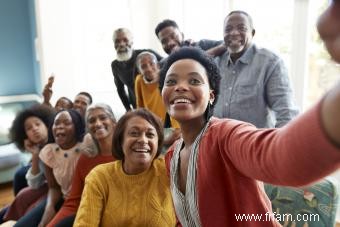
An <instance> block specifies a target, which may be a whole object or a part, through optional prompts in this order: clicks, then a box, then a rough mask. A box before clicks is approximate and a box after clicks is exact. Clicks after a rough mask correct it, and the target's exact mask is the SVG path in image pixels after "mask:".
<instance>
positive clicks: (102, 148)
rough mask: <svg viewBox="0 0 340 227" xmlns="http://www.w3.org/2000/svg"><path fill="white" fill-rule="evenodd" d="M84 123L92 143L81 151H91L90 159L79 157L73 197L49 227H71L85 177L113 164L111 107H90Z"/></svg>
mask: <svg viewBox="0 0 340 227" xmlns="http://www.w3.org/2000/svg"><path fill="white" fill-rule="evenodd" d="M85 123H86V128H87V131H88V132H89V133H90V136H91V138H92V139H90V141H89V143H86V144H84V145H83V146H82V148H84V146H86V147H85V149H83V150H87V151H89V152H90V157H88V156H87V155H85V154H82V155H81V156H80V158H79V160H78V163H77V166H76V170H75V173H74V176H73V180H72V187H71V191H70V194H69V196H68V197H67V199H66V201H65V202H64V204H63V206H62V207H61V209H60V210H59V211H58V213H57V214H56V216H55V217H54V218H53V220H52V221H51V222H50V223H49V224H48V227H49V226H51V227H53V226H60V227H67V226H70V227H72V225H73V222H74V219H75V216H76V213H77V210H78V207H79V204H80V199H81V194H82V192H83V189H84V183H85V177H86V176H87V175H88V173H89V172H90V171H91V170H92V169H93V168H94V167H95V166H97V165H99V164H103V163H108V162H112V161H114V157H113V156H112V137H113V132H114V129H115V126H116V118H115V116H114V114H113V112H112V109H111V108H110V106H108V105H106V104H101V103H99V104H93V105H91V106H89V107H88V108H87V110H86V114H85Z"/></svg>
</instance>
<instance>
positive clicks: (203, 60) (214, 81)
mask: <svg viewBox="0 0 340 227" xmlns="http://www.w3.org/2000/svg"><path fill="white" fill-rule="evenodd" d="M181 59H192V60H195V61H197V62H198V63H200V64H201V65H202V66H203V67H204V68H205V71H206V72H207V77H208V81H209V87H210V89H211V90H213V91H214V95H215V99H214V102H213V103H212V104H208V107H207V110H206V113H205V115H206V118H207V119H209V118H210V117H211V116H212V114H213V109H214V106H215V104H216V102H217V99H218V96H219V93H220V81H221V75H220V70H219V68H218V66H217V64H216V63H215V61H214V59H213V58H212V57H211V56H209V55H208V54H206V53H205V52H204V51H203V50H202V49H200V48H197V47H182V48H180V49H179V50H177V51H175V52H174V53H172V54H170V55H169V57H168V58H167V59H166V61H165V63H164V64H163V66H162V69H161V72H160V81H159V84H160V89H161V90H162V89H163V86H164V80H165V77H166V73H167V72H168V70H169V68H170V66H171V65H172V64H173V63H175V62H176V61H178V60H181Z"/></svg>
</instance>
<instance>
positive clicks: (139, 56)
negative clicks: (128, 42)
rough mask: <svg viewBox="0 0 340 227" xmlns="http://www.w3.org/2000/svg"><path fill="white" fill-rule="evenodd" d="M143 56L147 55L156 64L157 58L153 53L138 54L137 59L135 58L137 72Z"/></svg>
mask: <svg viewBox="0 0 340 227" xmlns="http://www.w3.org/2000/svg"><path fill="white" fill-rule="evenodd" d="M145 55H149V56H150V57H152V59H153V60H154V61H155V63H158V60H157V57H156V55H155V54H154V53H152V52H150V51H143V52H142V53H140V54H138V55H137V58H136V66H137V68H138V70H139V66H140V64H139V60H140V59H141V58H142V57H143V56H145Z"/></svg>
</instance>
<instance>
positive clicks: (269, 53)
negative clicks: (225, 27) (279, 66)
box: [250, 44, 281, 61]
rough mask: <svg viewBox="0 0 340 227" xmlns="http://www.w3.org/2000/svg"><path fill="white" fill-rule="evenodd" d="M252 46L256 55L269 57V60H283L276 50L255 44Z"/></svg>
mask: <svg viewBox="0 0 340 227" xmlns="http://www.w3.org/2000/svg"><path fill="white" fill-rule="evenodd" d="M250 48H253V50H254V55H255V56H260V57H262V58H266V59H269V60H275V61H277V60H281V57H280V56H279V55H278V54H277V53H275V52H274V51H272V50H269V49H267V48H264V47H258V46H257V45H255V44H253V46H252V47H250Z"/></svg>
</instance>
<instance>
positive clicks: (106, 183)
mask: <svg viewBox="0 0 340 227" xmlns="http://www.w3.org/2000/svg"><path fill="white" fill-rule="evenodd" d="M112 142H113V151H112V153H113V155H114V156H115V158H116V159H117V160H118V161H115V162H111V163H107V164H103V165H100V166H97V167H96V168H95V169H93V170H92V171H91V172H90V173H89V175H88V176H87V177H86V179H85V188H84V192H83V195H82V200H81V203H80V207H79V209H78V212H77V216H76V220H75V224H74V226H76V227H79V226H91V227H92V226H149V227H152V226H155V227H156V226H157V227H158V226H175V224H176V218H175V213H174V209H173V204H172V200H171V194H170V189H169V188H170V186H169V178H168V175H167V174H166V168H165V162H164V159H162V158H158V156H159V154H160V152H161V148H162V143H163V127H162V123H161V121H160V119H159V118H158V117H156V116H155V115H154V114H152V113H151V112H149V111H147V110H145V109H143V108H142V109H137V110H134V111H131V112H127V113H126V114H125V115H124V116H123V117H122V118H121V119H120V120H119V121H118V123H117V126H116V130H115V133H114V135H113V141H112Z"/></svg>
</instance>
